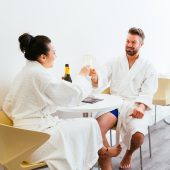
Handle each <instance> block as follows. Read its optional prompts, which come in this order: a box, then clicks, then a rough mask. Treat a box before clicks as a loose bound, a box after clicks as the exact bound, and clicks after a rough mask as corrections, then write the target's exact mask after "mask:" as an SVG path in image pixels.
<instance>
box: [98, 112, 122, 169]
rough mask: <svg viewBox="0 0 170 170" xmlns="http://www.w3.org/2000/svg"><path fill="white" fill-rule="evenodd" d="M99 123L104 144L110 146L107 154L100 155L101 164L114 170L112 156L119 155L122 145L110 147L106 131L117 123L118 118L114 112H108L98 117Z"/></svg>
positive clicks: (102, 166)
mask: <svg viewBox="0 0 170 170" xmlns="http://www.w3.org/2000/svg"><path fill="white" fill-rule="evenodd" d="M97 121H98V123H99V126H100V129H101V133H102V138H103V144H104V146H105V147H107V148H109V149H108V151H107V152H106V154H104V155H99V164H100V167H101V169H102V170H112V162H111V157H115V156H118V155H119V153H120V152H121V146H120V145H118V146H117V147H116V148H113V147H110V146H109V143H108V141H107V139H106V133H107V131H108V130H110V129H111V128H112V127H113V126H114V125H116V123H117V118H116V116H114V115H113V114H112V113H110V112H108V113H105V114H103V115H101V116H100V117H98V118H97Z"/></svg>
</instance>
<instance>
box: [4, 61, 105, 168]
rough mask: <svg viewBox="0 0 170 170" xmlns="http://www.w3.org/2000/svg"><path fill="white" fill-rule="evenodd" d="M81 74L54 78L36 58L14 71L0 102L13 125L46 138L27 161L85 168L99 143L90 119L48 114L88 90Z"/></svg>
mask: <svg viewBox="0 0 170 170" xmlns="http://www.w3.org/2000/svg"><path fill="white" fill-rule="evenodd" d="M91 89H92V88H91V84H90V83H89V81H88V80H87V79H86V78H85V77H82V76H79V77H78V78H77V80H76V81H75V82H74V83H69V82H66V81H64V80H61V81H56V78H55V76H54V75H52V74H51V73H50V71H49V70H48V69H46V68H44V67H43V66H42V65H41V64H40V63H38V62H30V61H29V62H27V64H26V66H25V67H24V68H23V69H22V70H21V72H20V73H19V74H18V75H17V77H16V79H15V80H14V82H13V84H12V88H11V90H10V92H9V94H8V95H7V97H6V100H5V102H4V104H3V110H4V111H5V112H6V113H7V114H8V116H9V117H11V118H12V120H13V121H14V126H15V127H19V128H24V129H30V130H35V131H42V132H46V133H49V134H50V135H51V136H50V139H49V140H48V141H47V142H46V143H45V144H44V145H43V146H41V147H40V148H39V149H38V150H37V151H35V153H34V154H33V155H31V157H30V158H28V161H44V160H45V161H46V162H47V164H48V166H49V168H50V169H51V170H89V169H90V168H91V167H92V166H93V165H94V164H95V163H96V161H97V159H98V154H97V153H98V150H99V149H100V148H101V147H102V146H103V144H102V137H101V132H100V128H99V126H98V124H97V121H96V120H94V119H91V118H89V119H85V118H77V119H68V120H61V119H59V118H58V117H52V116H51V114H52V113H54V112H56V110H57V109H58V106H72V105H76V104H79V102H80V101H81V100H82V99H83V98H84V97H85V96H87V95H88V94H89V93H90V92H91Z"/></svg>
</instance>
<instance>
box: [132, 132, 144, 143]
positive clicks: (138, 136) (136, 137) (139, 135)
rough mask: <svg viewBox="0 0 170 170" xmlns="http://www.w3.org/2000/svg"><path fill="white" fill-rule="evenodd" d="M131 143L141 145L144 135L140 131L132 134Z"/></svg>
mask: <svg viewBox="0 0 170 170" xmlns="http://www.w3.org/2000/svg"><path fill="white" fill-rule="evenodd" d="M131 141H132V143H133V144H135V145H138V146H141V145H142V144H143V142H144V135H143V134H142V133H140V132H136V133H135V134H134V135H132V140H131Z"/></svg>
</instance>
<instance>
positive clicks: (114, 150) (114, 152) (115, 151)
mask: <svg viewBox="0 0 170 170" xmlns="http://www.w3.org/2000/svg"><path fill="white" fill-rule="evenodd" d="M121 151H122V147H121V145H120V144H119V145H117V146H116V147H108V151H107V152H106V155H107V156H109V157H116V156H118V155H119V154H120V152H121Z"/></svg>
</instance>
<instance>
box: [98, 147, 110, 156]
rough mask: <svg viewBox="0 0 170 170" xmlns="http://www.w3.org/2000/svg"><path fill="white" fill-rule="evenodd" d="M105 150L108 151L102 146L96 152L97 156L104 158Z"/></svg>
mask: <svg viewBox="0 0 170 170" xmlns="http://www.w3.org/2000/svg"><path fill="white" fill-rule="evenodd" d="M107 150H108V149H107V148H106V147H105V146H103V147H102V148H101V149H100V150H99V151H98V155H99V156H105V154H106V152H107Z"/></svg>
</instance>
